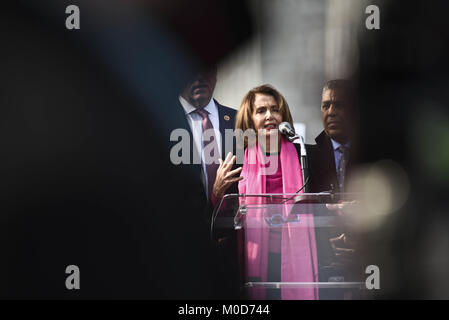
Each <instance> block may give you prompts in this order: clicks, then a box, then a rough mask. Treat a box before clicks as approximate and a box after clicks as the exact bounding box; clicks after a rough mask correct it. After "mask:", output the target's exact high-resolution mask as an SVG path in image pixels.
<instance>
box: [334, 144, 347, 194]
mask: <svg viewBox="0 0 449 320" xmlns="http://www.w3.org/2000/svg"><path fill="white" fill-rule="evenodd" d="M337 151H338V152H340V154H341V157H340V161H339V162H338V168H337V178H338V188H339V191H340V192H343V191H344V187H345V175H346V165H347V163H348V157H349V148H346V147H345V146H343V145H340V146H339V147H338V148H337Z"/></svg>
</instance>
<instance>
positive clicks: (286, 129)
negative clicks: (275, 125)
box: [279, 122, 296, 138]
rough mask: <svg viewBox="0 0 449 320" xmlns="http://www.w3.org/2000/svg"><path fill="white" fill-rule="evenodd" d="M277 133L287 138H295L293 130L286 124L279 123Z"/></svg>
mask: <svg viewBox="0 0 449 320" xmlns="http://www.w3.org/2000/svg"><path fill="white" fill-rule="evenodd" d="M279 131H280V132H281V133H282V134H283V135H284V136H286V137H287V138H292V137H295V136H296V132H295V129H293V128H292V127H291V126H290V123H288V122H281V124H280V125H279Z"/></svg>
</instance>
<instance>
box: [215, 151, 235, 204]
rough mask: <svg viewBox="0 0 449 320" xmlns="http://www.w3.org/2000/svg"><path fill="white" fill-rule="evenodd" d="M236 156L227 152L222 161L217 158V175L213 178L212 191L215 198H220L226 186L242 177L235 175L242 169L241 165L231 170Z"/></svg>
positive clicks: (226, 188)
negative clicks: (218, 163)
mask: <svg viewBox="0 0 449 320" xmlns="http://www.w3.org/2000/svg"><path fill="white" fill-rule="evenodd" d="M235 159H236V157H235V156H233V155H232V153H231V152H229V153H228V154H227V156H226V159H225V160H224V161H223V160H221V159H218V160H219V162H220V165H219V167H218V170H217V177H216V178H215V183H214V187H213V189H212V192H213V194H214V196H215V197H216V198H222V197H223V196H224V194H225V192H226V190H228V188H229V187H230V186H231V185H232V184H233V183H234V182H237V181H240V180H242V179H243V177H235V175H236V174H238V173H240V172H241V171H242V167H240V168H237V169H235V170H231V169H232V166H233V165H234V163H235Z"/></svg>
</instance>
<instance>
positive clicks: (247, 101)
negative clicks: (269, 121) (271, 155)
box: [235, 84, 293, 147]
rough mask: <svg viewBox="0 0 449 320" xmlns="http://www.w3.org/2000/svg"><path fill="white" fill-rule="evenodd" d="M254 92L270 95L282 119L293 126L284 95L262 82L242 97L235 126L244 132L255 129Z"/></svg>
mask: <svg viewBox="0 0 449 320" xmlns="http://www.w3.org/2000/svg"><path fill="white" fill-rule="evenodd" d="M256 94H264V95H268V96H272V97H273V98H274V100H275V101H276V103H277V105H278V107H279V112H280V113H281V116H282V121H286V122H288V123H290V125H291V126H292V127H293V118H292V115H291V113H290V108H289V107H288V103H287V100H285V98H284V96H283V95H282V94H281V93H280V92H279V91H277V90H276V89H275V88H274V87H273V86H271V85H269V84H263V85H261V86H258V87H256V88H253V89H251V90H250V91H249V92H248V93H247V94H246V95H245V97H243V100H242V103H241V104H240V108H239V111H238V112H237V116H236V120H235V128H236V129H241V130H242V131H243V132H245V131H246V130H248V129H253V130H255V127H254V123H253V120H252V116H253V112H254V101H255V100H256ZM244 144H245V147H246V146H247V145H248V139H247V137H245V138H244Z"/></svg>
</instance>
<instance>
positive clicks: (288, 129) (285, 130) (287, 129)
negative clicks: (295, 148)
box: [279, 122, 309, 193]
mask: <svg viewBox="0 0 449 320" xmlns="http://www.w3.org/2000/svg"><path fill="white" fill-rule="evenodd" d="M279 132H280V133H281V134H283V135H284V136H286V137H287V138H288V139H289V140H290V141H293V140H296V139H299V145H300V150H301V159H300V162H301V171H302V183H303V187H304V193H308V192H309V183H308V182H309V165H308V163H307V151H306V145H305V143H304V138H303V137H302V136H300V135H297V134H296V132H295V129H293V128H292V126H291V125H290V123H288V122H281V124H279Z"/></svg>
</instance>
